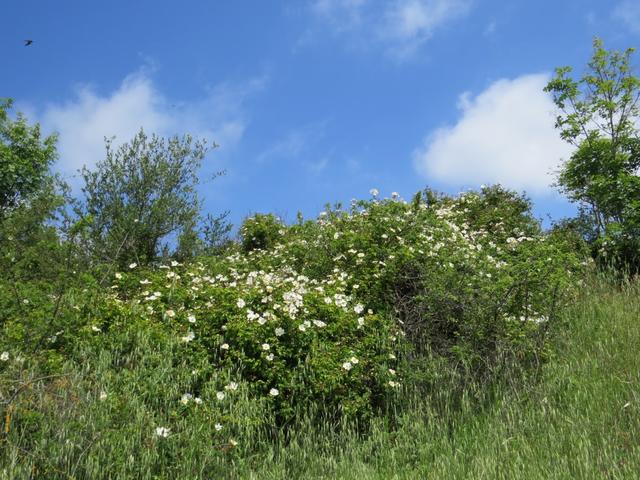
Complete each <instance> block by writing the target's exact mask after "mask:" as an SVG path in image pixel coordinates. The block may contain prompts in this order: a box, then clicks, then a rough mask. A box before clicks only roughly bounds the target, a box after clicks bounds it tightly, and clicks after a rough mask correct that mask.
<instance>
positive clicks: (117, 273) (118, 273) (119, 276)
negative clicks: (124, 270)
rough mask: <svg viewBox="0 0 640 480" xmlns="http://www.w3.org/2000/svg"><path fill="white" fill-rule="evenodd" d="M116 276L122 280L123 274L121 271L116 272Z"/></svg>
mask: <svg viewBox="0 0 640 480" xmlns="http://www.w3.org/2000/svg"><path fill="white" fill-rule="evenodd" d="M115 277H116V279H117V280H122V274H121V273H120V272H116V275H115Z"/></svg>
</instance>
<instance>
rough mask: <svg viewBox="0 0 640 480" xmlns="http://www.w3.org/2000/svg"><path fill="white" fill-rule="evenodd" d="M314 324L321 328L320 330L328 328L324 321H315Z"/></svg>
mask: <svg viewBox="0 0 640 480" xmlns="http://www.w3.org/2000/svg"><path fill="white" fill-rule="evenodd" d="M313 324H314V325H315V326H316V327H319V328H323V327H326V326H327V324H326V323H324V322H323V321H322V320H314V321H313Z"/></svg>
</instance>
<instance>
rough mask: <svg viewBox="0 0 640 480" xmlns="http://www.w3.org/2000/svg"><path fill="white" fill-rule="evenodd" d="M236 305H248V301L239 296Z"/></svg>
mask: <svg viewBox="0 0 640 480" xmlns="http://www.w3.org/2000/svg"><path fill="white" fill-rule="evenodd" d="M236 305H237V306H238V308H244V307H245V305H246V302H245V301H244V300H243V299H242V298H239V299H238V301H237V302H236Z"/></svg>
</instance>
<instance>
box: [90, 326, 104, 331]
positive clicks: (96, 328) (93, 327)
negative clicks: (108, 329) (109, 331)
mask: <svg viewBox="0 0 640 480" xmlns="http://www.w3.org/2000/svg"><path fill="white" fill-rule="evenodd" d="M91 330H93V331H94V332H101V331H102V330H101V329H100V327H96V326H95V325H92V326H91Z"/></svg>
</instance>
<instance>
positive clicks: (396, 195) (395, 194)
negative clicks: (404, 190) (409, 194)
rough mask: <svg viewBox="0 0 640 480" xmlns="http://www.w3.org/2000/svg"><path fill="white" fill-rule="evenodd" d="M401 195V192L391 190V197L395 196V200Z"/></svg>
mask: <svg viewBox="0 0 640 480" xmlns="http://www.w3.org/2000/svg"><path fill="white" fill-rule="evenodd" d="M399 196H400V194H399V193H398V192H391V198H393V199H394V200H395V199H396V198H398V197H399Z"/></svg>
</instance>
